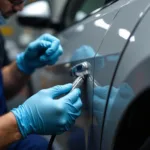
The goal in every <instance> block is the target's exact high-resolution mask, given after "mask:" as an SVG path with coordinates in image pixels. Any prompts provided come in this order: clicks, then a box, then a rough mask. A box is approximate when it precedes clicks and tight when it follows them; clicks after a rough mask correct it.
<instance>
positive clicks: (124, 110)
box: [18, 0, 150, 150]
mask: <svg viewBox="0 0 150 150" xmlns="http://www.w3.org/2000/svg"><path fill="white" fill-rule="evenodd" d="M41 2H42V3H45V4H46V2H43V1H39V2H35V3H33V4H30V7H31V5H32V8H33V7H36V6H37V5H39V4H38V3H41ZM33 5H34V6H33ZM45 6H50V7H45V11H46V10H47V12H48V13H47V12H43V15H41V16H40V15H38V14H37V15H36V14H31V15H30V16H29V15H27V16H25V14H26V11H27V10H28V9H29V6H28V5H27V6H26V8H25V9H24V10H23V12H21V13H20V14H19V15H18V20H19V21H20V23H21V24H23V25H28V26H32V27H34V28H40V29H41V28H49V29H48V30H53V33H54V34H55V35H56V36H57V37H58V38H59V39H60V42H61V44H62V46H63V49H64V54H63V56H62V57H61V58H60V60H59V61H58V63H57V64H56V65H54V66H53V67H47V68H45V69H42V70H40V71H39V72H37V74H38V76H35V77H34V78H33V83H34V86H35V92H36V91H37V90H39V89H41V88H46V87H50V86H54V85H56V84H65V83H68V82H73V81H74V80H75V79H76V76H71V75H70V71H71V70H72V68H73V67H77V66H80V67H81V68H80V69H81V70H79V71H81V72H82V71H85V70H84V69H87V68H84V65H83V64H84V63H86V64H88V69H87V70H88V75H87V76H86V79H85V81H84V84H83V85H82V86H81V90H82V95H81V97H82V100H83V108H82V114H81V116H80V117H79V118H78V119H77V121H76V123H75V125H74V127H72V129H71V130H70V131H68V132H66V133H64V134H62V135H60V136H57V138H56V141H55V142H56V143H55V144H57V145H58V146H59V148H60V149H64V150H146V148H147V149H150V138H149V137H150V90H149V89H150V0H118V1H117V0H116V1H113V0H109V1H107V0H99V1H98V0H95V1H94V0H87V1H86V0H84V1H83V0H80V1H79V0H71V1H69V0H68V1H67V0H63V1H62V3H60V1H59V0H51V1H50V2H49V3H47V4H46V5H45ZM39 11H40V10H39ZM33 18H34V19H33ZM29 20H30V21H29ZM33 20H34V21H33ZM82 67H83V68H82ZM37 78H38V81H39V83H37Z"/></svg>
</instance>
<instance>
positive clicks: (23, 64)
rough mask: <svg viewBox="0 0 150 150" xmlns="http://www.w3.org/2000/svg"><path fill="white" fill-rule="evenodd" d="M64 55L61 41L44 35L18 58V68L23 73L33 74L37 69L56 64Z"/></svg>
mask: <svg viewBox="0 0 150 150" xmlns="http://www.w3.org/2000/svg"><path fill="white" fill-rule="evenodd" d="M62 53H63V49H62V47H61V45H60V41H59V39H57V38H56V37H54V36H52V35H50V34H43V35H42V36H40V37H39V38H38V39H36V40H35V41H33V42H31V43H30V44H29V46H28V47H27V49H26V50H25V52H22V53H21V54H19V55H18V56H17V60H16V61H17V66H18V68H19V69H20V70H21V71H22V72H24V73H26V74H31V73H32V72H34V70H35V69H36V68H40V67H43V66H45V65H53V64H55V63H56V61H57V60H58V58H59V57H60V55H62Z"/></svg>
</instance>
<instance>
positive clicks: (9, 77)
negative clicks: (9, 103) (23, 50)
mask: <svg viewBox="0 0 150 150" xmlns="http://www.w3.org/2000/svg"><path fill="white" fill-rule="evenodd" d="M2 75H3V84H4V94H5V97H6V98H7V99H9V98H11V97H13V96H14V95H16V94H17V93H18V92H19V91H20V89H21V88H22V87H23V86H24V85H25V83H27V81H28V80H29V77H30V76H29V75H26V74H24V73H23V72H21V71H20V70H19V69H18V67H17V64H16V62H13V63H11V64H10V65H8V66H6V67H4V68H3V69H2Z"/></svg>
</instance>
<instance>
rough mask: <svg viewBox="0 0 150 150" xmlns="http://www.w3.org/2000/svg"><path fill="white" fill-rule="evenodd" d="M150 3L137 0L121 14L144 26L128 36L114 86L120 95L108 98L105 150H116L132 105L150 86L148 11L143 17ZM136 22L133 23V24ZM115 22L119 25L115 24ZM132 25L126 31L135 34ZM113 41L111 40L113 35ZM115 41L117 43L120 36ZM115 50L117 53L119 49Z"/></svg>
mask: <svg viewBox="0 0 150 150" xmlns="http://www.w3.org/2000/svg"><path fill="white" fill-rule="evenodd" d="M149 4H150V1H149V0H144V1H140V0H139V1H135V2H134V3H133V5H129V6H126V7H124V8H123V9H122V10H121V11H120V13H119V14H121V12H123V11H125V10H126V12H128V13H126V15H125V13H124V15H123V14H122V18H124V17H125V16H126V17H127V19H125V20H124V21H127V20H130V18H131V19H133V20H136V21H135V23H136V25H137V19H138V21H140V24H139V25H138V27H137V28H136V30H135V32H134V33H133V35H130V36H128V38H127V39H126V40H128V41H129V43H128V44H127V48H126V49H125V52H124V54H123V56H122V59H121V60H120V62H119V64H118V69H117V71H116V74H115V77H114V80H113V86H112V87H117V88H118V89H119V92H118V94H117V95H116V98H115V99H114V100H113V101H112V99H111V98H110V97H109V98H108V99H109V102H108V106H107V112H106V118H105V123H104V130H103V139H102V147H101V148H102V150H106V149H107V150H112V149H113V148H114V142H115V136H116V134H117V133H116V132H117V130H118V128H119V125H120V121H121V120H122V118H123V117H124V115H125V113H126V111H127V110H128V108H129V106H130V105H132V103H133V102H134V100H135V98H136V97H138V95H139V94H140V93H142V92H143V91H144V90H145V89H146V88H148V87H149V85H150V79H149V75H150V72H149V64H150V59H149V56H150V52H149V47H150V42H149V38H150V32H149V29H148V28H149V26H150V23H149V19H150V11H148V13H147V14H146V16H144V19H141V18H142V17H143V13H144V12H145V10H146V9H147V7H148V6H149ZM136 6H137V7H136ZM136 11H137V12H136ZM130 12H131V13H132V16H127V14H130ZM134 12H136V13H135V14H136V16H137V17H136V18H135V16H134V15H133V14H134ZM119 14H118V16H119ZM133 16H134V17H133ZM126 17H125V18H126ZM116 19H117V17H116ZM121 20H122V19H121V16H120V23H119V25H120V24H121ZM133 20H132V21H131V24H132V22H133ZM122 21H123V20H122ZM114 23H116V22H115V21H114ZM129 24H130V21H129V22H127V23H126V24H124V28H125V29H127V30H128V31H129V33H131V32H132V30H133V27H135V26H136V25H134V26H133V27H132V28H131V29H130V30H129V26H130V25H129ZM120 28H122V26H120ZM113 31H114V30H113ZM110 32H111V31H110ZM116 33H117V32H116ZM113 35H116V34H113ZM129 37H130V39H129ZM109 38H111V37H110V36H109ZM114 39H115V40H116V37H115V38H114ZM121 40H122V39H121V38H120V40H119V39H118V40H116V41H117V43H118V45H120V43H121ZM114 45H115V44H114ZM114 47H115V46H114ZM123 48H124V46H123V47H122V50H123ZM115 50H116V51H117V49H115ZM111 94H112V93H111V92H110V95H111ZM120 138H121V137H120ZM128 138H130V137H128ZM126 140H127V139H126ZM128 142H129V141H128ZM132 144H133V145H134V144H135V143H133V139H132V142H131V143H130V146H129V147H125V145H122V148H121V149H130V147H131V145H132ZM136 144H137V143H136ZM126 145H127V144H126ZM137 145H138V144H137Z"/></svg>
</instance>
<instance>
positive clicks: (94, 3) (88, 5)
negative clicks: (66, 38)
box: [75, 0, 113, 21]
mask: <svg viewBox="0 0 150 150" xmlns="http://www.w3.org/2000/svg"><path fill="white" fill-rule="evenodd" d="M111 1H113V0H86V1H85V3H84V4H83V6H82V7H81V9H80V10H79V11H78V12H77V14H76V17H75V20H76V21H79V20H81V19H83V18H85V17H86V16H87V15H89V14H90V13H91V12H92V11H94V10H96V9H98V8H100V7H102V6H104V5H105V4H107V3H109V2H111Z"/></svg>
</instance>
